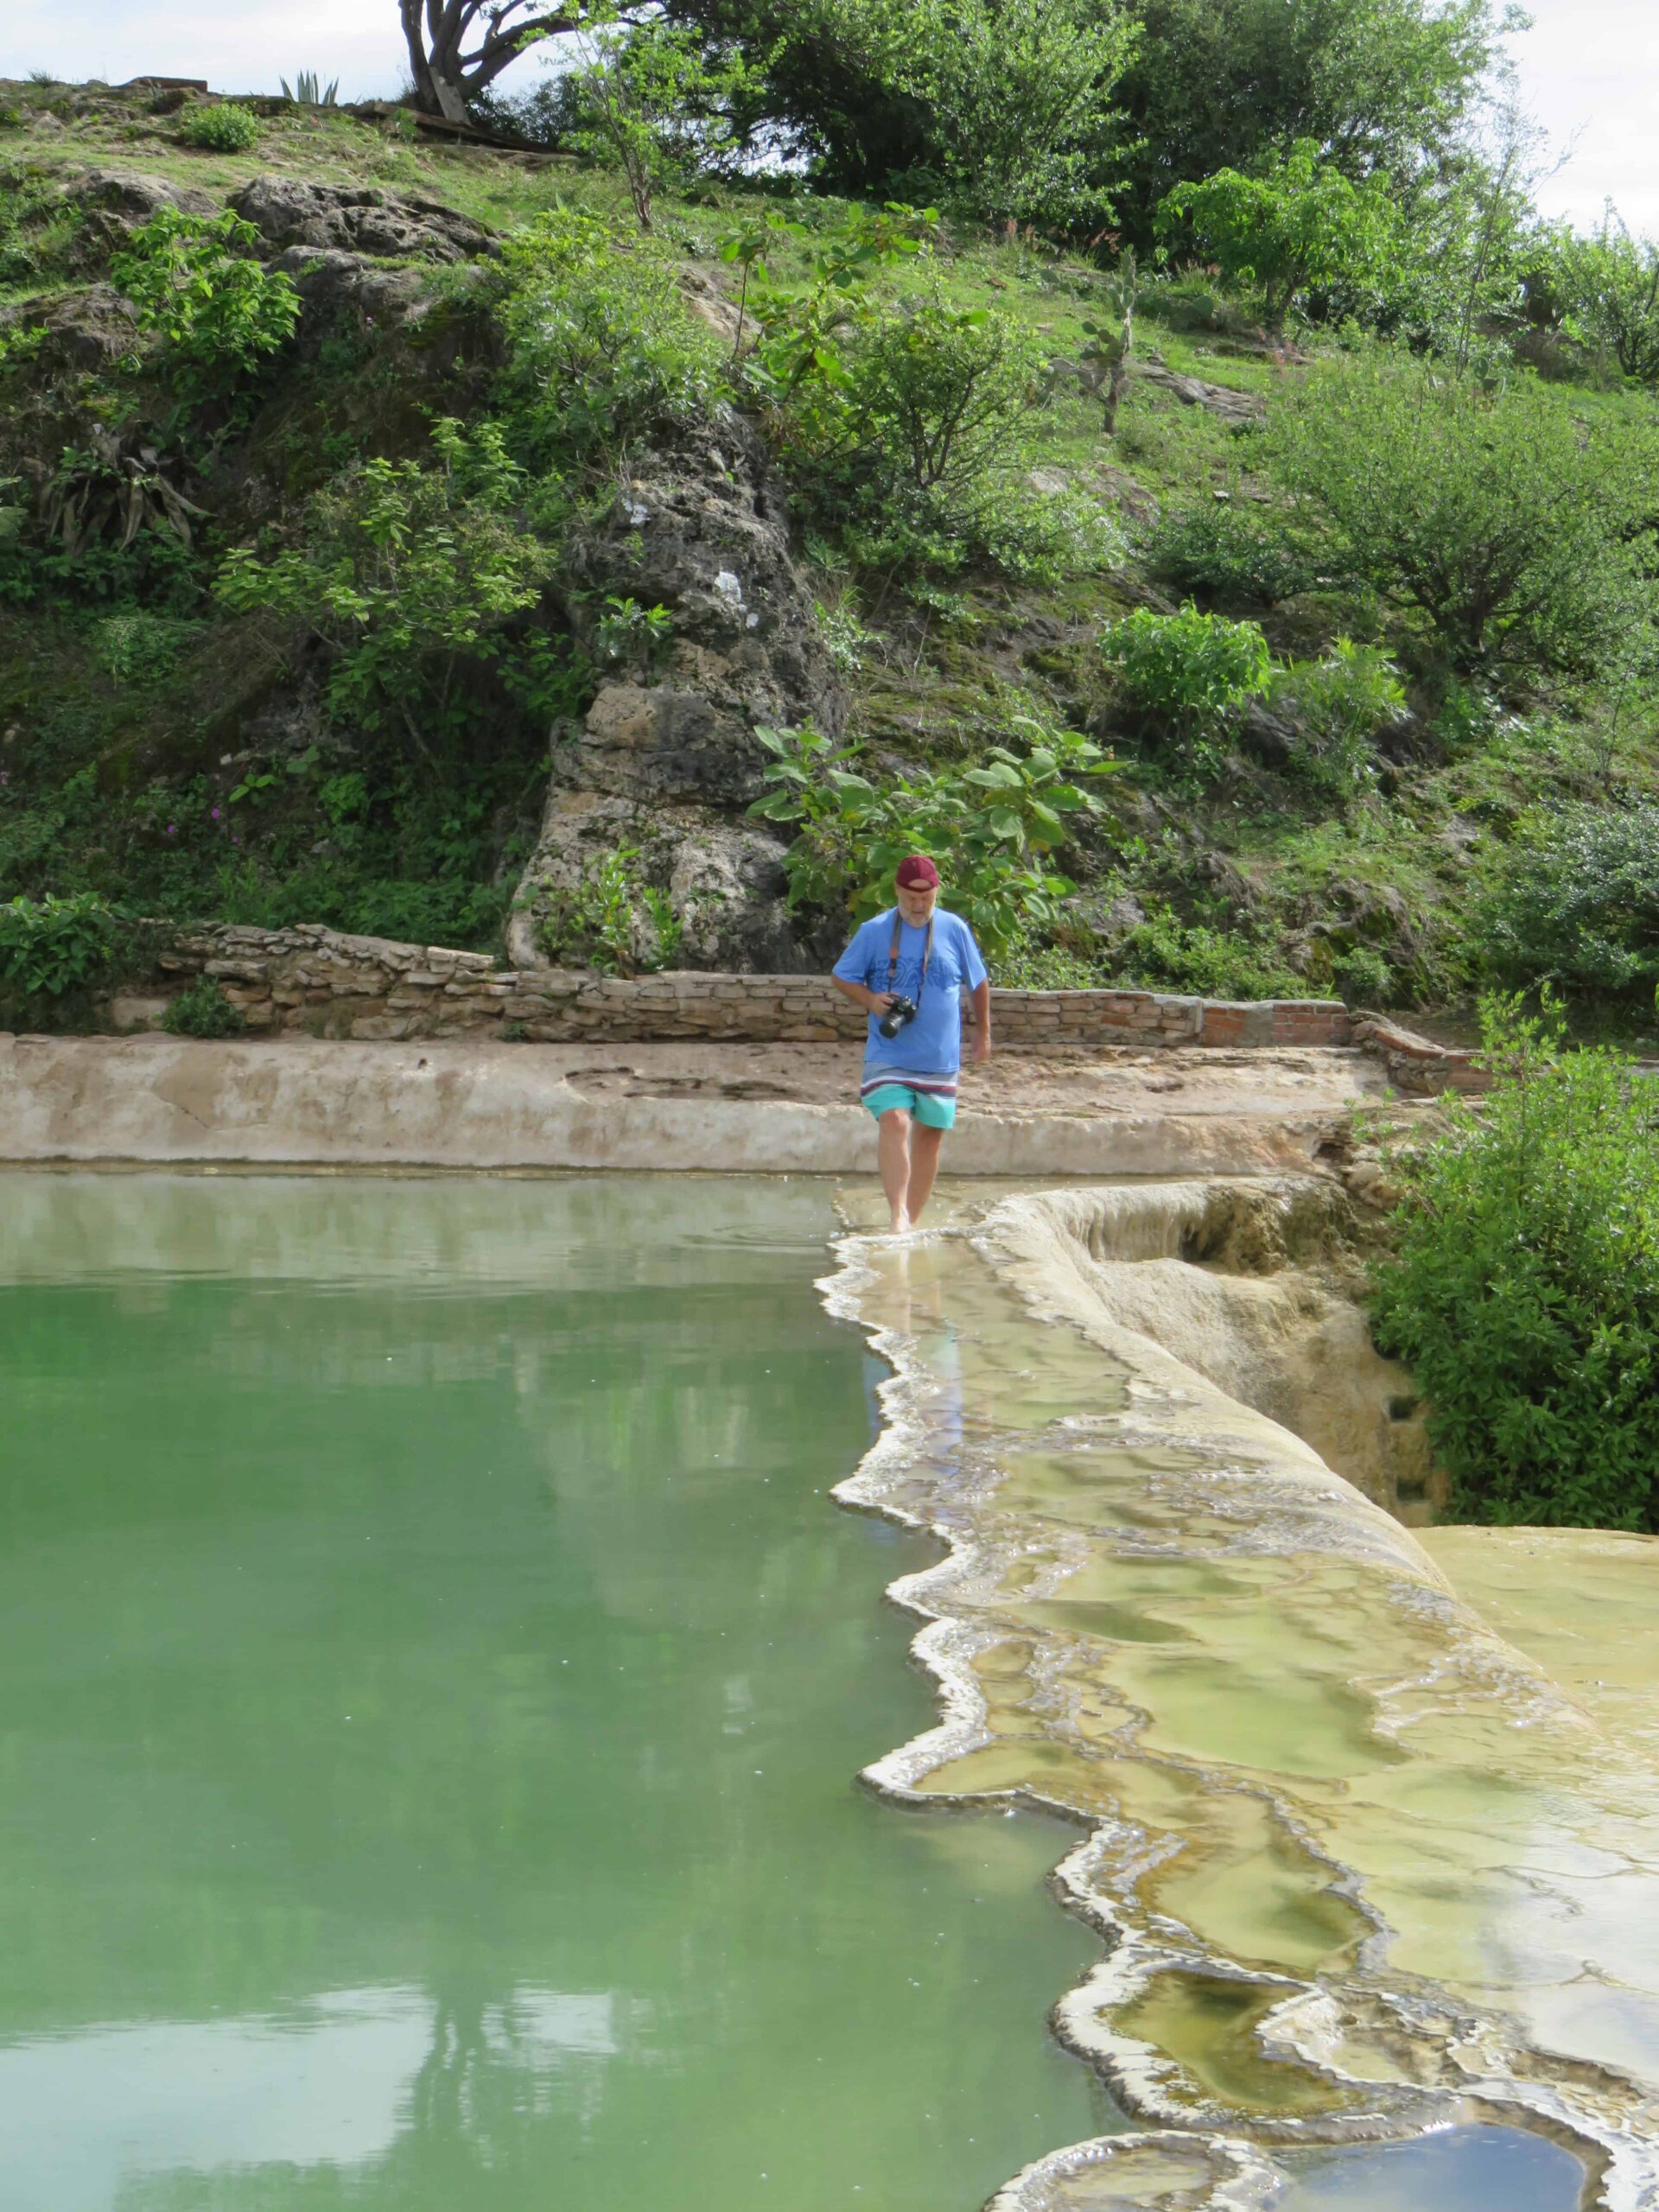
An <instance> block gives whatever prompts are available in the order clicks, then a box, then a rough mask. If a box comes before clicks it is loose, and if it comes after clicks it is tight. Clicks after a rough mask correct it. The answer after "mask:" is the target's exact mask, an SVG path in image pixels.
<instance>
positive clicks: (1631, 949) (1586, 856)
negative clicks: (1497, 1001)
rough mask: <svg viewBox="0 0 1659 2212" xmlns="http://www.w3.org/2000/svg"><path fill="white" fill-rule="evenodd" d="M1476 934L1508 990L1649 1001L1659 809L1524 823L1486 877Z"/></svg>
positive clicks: (1658, 880) (1658, 899)
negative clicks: (1551, 989)
mask: <svg viewBox="0 0 1659 2212" xmlns="http://www.w3.org/2000/svg"><path fill="white" fill-rule="evenodd" d="M1472 935H1473V938H1474V941H1475V944H1476V945H1477V947H1478V950H1479V952H1480V954H1481V957H1483V959H1484V962H1485V964H1486V966H1487V969H1488V970H1489V971H1490V973H1491V975H1492V976H1494V977H1496V978H1497V980H1498V981H1500V982H1505V983H1510V984H1516V985H1521V986H1523V987H1528V988H1530V987H1533V986H1535V985H1537V984H1539V983H1556V984H1560V986H1562V987H1563V988H1567V989H1570V990H1573V991H1579V992H1583V993H1586V994H1588V995H1592V996H1608V997H1622V996H1630V995H1634V994H1637V993H1640V994H1641V995H1643V996H1646V995H1649V993H1650V992H1651V989H1652V988H1653V986H1654V985H1655V983H1656V982H1659V805H1656V804H1653V803H1652V802H1651V801H1646V802H1643V804H1639V805H1637V806H1632V807H1630V808H1628V809H1618V808H1613V807H1606V806H1591V805H1586V804H1569V805H1566V806H1560V807H1556V808H1553V809H1545V808H1540V809H1537V810H1535V811H1534V812H1532V813H1530V814H1528V815H1525V816H1523V817H1522V819H1521V821H1520V822H1519V823H1517V825H1516V831H1515V835H1514V836H1512V837H1511V838H1510V841H1509V842H1508V843H1507V844H1506V845H1504V846H1503V847H1502V848H1500V849H1499V850H1498V851H1497V854H1496V855H1494V856H1493V858H1492V860H1491V862H1490V863H1489V865H1488V868H1487V869H1486V871H1485V880H1484V883H1483V885H1482V887H1481V893H1480V896H1479V898H1478V901H1477V904H1476V908H1475V913H1474V918H1473V926H1472Z"/></svg>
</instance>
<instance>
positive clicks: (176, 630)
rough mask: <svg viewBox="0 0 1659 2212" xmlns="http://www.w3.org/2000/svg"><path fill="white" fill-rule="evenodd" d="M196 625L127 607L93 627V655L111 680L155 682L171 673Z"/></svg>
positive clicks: (118, 681)
mask: <svg viewBox="0 0 1659 2212" xmlns="http://www.w3.org/2000/svg"><path fill="white" fill-rule="evenodd" d="M196 627H197V626H196V625H195V624H194V623H191V622H175V621H170V620H168V618H167V617H166V616H165V615H162V614H146V613H143V611H142V610H141V609H138V608H132V607H130V608H126V609H124V611H123V612H122V613H119V614H106V615H105V617H104V618H103V620H101V621H99V622H96V623H94V624H93V626H92V658H93V659H94V660H95V661H96V662H97V663H98V665H99V667H100V668H101V669H102V670H103V671H104V673H105V676H107V677H109V679H110V681H111V683H118V684H126V683H156V682H157V681H158V680H159V679H160V678H162V677H165V676H168V675H169V674H170V673H171V672H172V670H173V668H174V667H175V664H176V663H177V661H178V658H179V655H180V653H181V652H182V650H183V648H184V646H185V645H186V643H187V641H188V639H190V637H191V636H192V635H194V632H195V630H196Z"/></svg>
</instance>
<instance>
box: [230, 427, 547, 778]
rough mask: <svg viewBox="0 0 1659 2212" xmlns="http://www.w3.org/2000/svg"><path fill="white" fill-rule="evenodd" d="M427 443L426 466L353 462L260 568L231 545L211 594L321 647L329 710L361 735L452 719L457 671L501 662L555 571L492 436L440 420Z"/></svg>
mask: <svg viewBox="0 0 1659 2212" xmlns="http://www.w3.org/2000/svg"><path fill="white" fill-rule="evenodd" d="M432 442H433V446H434V448H435V457H436V461H437V466H436V467H433V468H423V467H421V466H420V464H419V463H418V462H416V461H384V460H378V459H376V460H372V461H365V462H363V463H362V464H361V465H360V466H359V467H357V468H355V469H353V470H352V471H351V472H350V473H349V474H347V475H346V477H345V478H343V479H342V480H340V481H339V482H338V483H336V484H335V485H334V486H333V487H332V488H331V489H330V490H329V491H327V492H326V493H322V494H321V495H320V496H319V497H318V498H317V499H315V501H314V502H313V504H312V508H311V513H310V517H309V530H308V540H307V543H306V544H305V545H304V546H303V547H291V548H289V550H287V551H285V552H282V553H278V554H277V555H276V556H275V557H274V558H272V559H270V560H269V561H262V560H260V558H259V557H258V556H257V554H256V553H255V552H254V551H253V550H251V548H249V547H246V546H243V547H240V548H238V550H236V551H234V552H232V553H231V554H230V555H229V556H227V557H226V560H225V562H224V563H223V565H222V566H221V568H220V569H219V576H218V579H217V582H216V583H215V586H214V589H215V591H216V593H217V594H218V596H219V599H220V600H221V601H224V603H225V604H226V606H227V607H231V608H232V610H233V611H234V612H236V613H249V612H251V611H252V610H253V609H255V608H259V607H265V608H269V609H270V610H271V611H272V612H274V613H277V614H280V615H283V616H285V617H287V618H288V619H289V620H293V621H296V622H298V623H301V624H302V625H304V626H305V627H306V628H308V630H309V631H310V632H312V633H313V634H314V635H315V636H316V637H317V638H319V639H321V640H323V641H324V642H325V643H326V644H327V645H330V646H331V647H332V648H333V649H334V665H333V667H332V669H331V671H330V674H329V678H328V698H329V702H330V704H331V705H332V706H334V708H335V709H337V710H338V711H339V712H340V714H342V715H347V716H349V717H351V718H353V719H354V720H355V721H358V722H359V723H361V724H362V725H363V726H364V727H365V728H378V727H379V726H380V725H381V724H382V723H383V722H384V721H385V720H386V718H387V717H388V716H389V715H396V716H397V718H399V719H400V720H402V721H403V722H404V725H405V727H407V728H412V729H414V730H415V731H416V734H419V728H418V725H417V724H416V714H417V711H418V714H419V715H420V717H421V719H422V721H424V722H425V723H426V724H427V725H429V726H431V725H434V724H441V723H442V722H444V721H448V720H453V719H454V718H455V717H456V716H461V717H464V716H465V715H467V713H468V712H469V711H470V702H469V701H468V699H467V685H466V683H465V682H464V681H463V680H462V671H463V670H464V669H465V668H467V666H468V665H470V666H471V667H473V668H474V670H476V669H477V668H478V667H479V666H480V665H481V664H489V663H492V662H495V661H498V660H499V659H500V658H501V656H502V654H503V652H504V647H505V636H504V632H505V626H506V625H507V624H508V623H509V622H510V620H512V617H513V616H514V615H516V614H518V613H522V612H523V610H524V609H525V608H526V607H531V606H533V605H534V603H535V601H537V598H538V597H539V595H540V593H541V588H542V585H543V582H544V581H545V579H546V578H547V576H548V575H550V573H551V570H552V567H553V561H554V556H553V554H552V552H551V551H550V549H549V548H548V547H547V546H545V545H543V543H540V541H539V540H538V539H537V537H535V536H534V535H532V534H531V532H529V531H526V530H524V528H523V526H522V524H521V523H520V521H519V519H518V512H517V511H518V500H519V498H520V496H521V493H522V488H523V485H524V472H523V470H521V469H520V468H519V467H518V466H517V465H516V463H514V462H513V461H512V460H511V459H510V458H509V456H508V454H507V451H506V448H505V442H504V439H503V435H502V433H501V431H500V429H499V426H498V425H496V424H494V423H490V422H488V421H484V422H481V423H478V424H477V425H476V427H475V428H474V429H473V431H472V432H471V434H470V435H469V434H468V433H467V431H465V430H464V429H462V428H461V424H460V423H457V422H454V421H453V420H451V419H449V418H448V417H446V418H444V419H443V420H442V421H440V422H438V423H435V425H434V426H433V432H432Z"/></svg>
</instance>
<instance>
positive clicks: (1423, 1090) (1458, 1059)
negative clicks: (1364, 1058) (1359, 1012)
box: [1353, 1014, 1492, 1098]
mask: <svg viewBox="0 0 1659 2212" xmlns="http://www.w3.org/2000/svg"><path fill="white" fill-rule="evenodd" d="M1353 1041H1354V1042H1355V1044H1356V1045H1358V1046H1362V1047H1363V1049H1364V1050H1365V1051H1366V1052H1370V1054H1371V1056H1372V1058H1375V1059H1379V1060H1381V1061H1382V1063H1383V1066H1384V1067H1385V1068H1386V1069H1387V1070H1388V1073H1389V1082H1390V1083H1392V1084H1394V1085H1395V1089H1396V1090H1403V1091H1404V1092H1405V1093H1406V1094H1407V1095H1408V1096H1409V1097H1415V1098H1438V1097H1439V1096H1440V1094H1441V1092H1442V1091H1446V1090H1460V1091H1463V1092H1465V1094H1467V1095H1470V1096H1479V1095H1480V1094H1481V1093H1482V1092H1484V1091H1487V1090H1491V1087H1492V1078H1491V1071H1490V1070H1489V1069H1488V1068H1487V1066H1486V1065H1485V1062H1484V1059H1483V1058H1481V1056H1480V1055H1479V1054H1478V1053H1477V1052H1465V1050H1464V1049H1463V1048H1462V1047H1461V1046H1457V1045H1437V1044H1435V1043H1434V1042H1433V1039H1430V1038H1427V1037H1419V1036H1418V1035H1417V1034H1416V1033H1415V1031H1414V1030H1410V1029H1402V1028H1400V1027H1398V1025H1397V1024H1395V1022H1392V1021H1386V1020H1383V1018H1382V1017H1381V1016H1380V1015H1378V1014H1368V1015H1366V1016H1364V1017H1363V1018H1362V1019H1361V1020H1358V1021H1357V1022H1356V1023H1355V1025H1354V1035H1353Z"/></svg>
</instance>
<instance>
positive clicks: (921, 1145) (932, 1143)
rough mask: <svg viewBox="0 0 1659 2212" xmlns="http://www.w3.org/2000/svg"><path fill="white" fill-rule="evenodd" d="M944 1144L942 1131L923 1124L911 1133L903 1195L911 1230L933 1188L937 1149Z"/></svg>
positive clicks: (937, 1168)
mask: <svg viewBox="0 0 1659 2212" xmlns="http://www.w3.org/2000/svg"><path fill="white" fill-rule="evenodd" d="M943 1143H944V1130H943V1129H931V1128H929V1127H928V1125H927V1123H926V1122H917V1124H916V1126H915V1128H913V1129H912V1131H911V1136H910V1184H909V1186H908V1188H907V1190H906V1194H905V1211H906V1213H908V1215H909V1216H910V1222H911V1226H912V1229H913V1228H914V1227H915V1225H916V1224H917V1223H918V1221H919V1220H920V1219H921V1217H922V1208H923V1207H924V1206H925V1205H926V1204H927V1200H928V1194H929V1192H931V1190H932V1188H933V1178H934V1177H935V1175H937V1174H938V1172H939V1147H940V1146H941V1145H942V1144H943Z"/></svg>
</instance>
